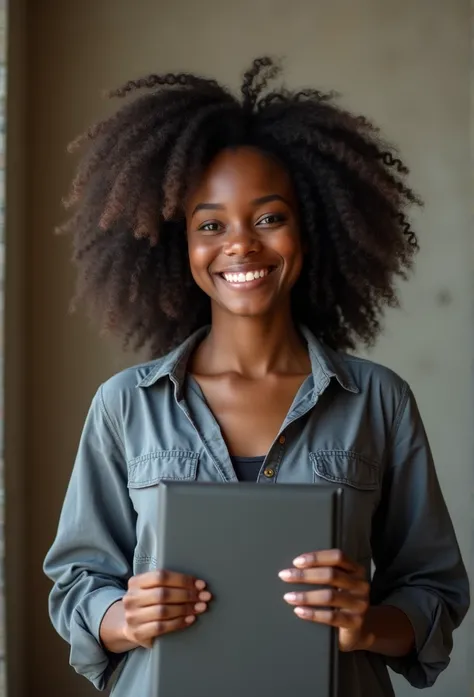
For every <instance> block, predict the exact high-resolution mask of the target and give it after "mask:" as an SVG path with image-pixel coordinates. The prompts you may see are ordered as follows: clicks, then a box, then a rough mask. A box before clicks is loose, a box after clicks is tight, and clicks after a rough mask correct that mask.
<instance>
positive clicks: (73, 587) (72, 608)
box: [45, 58, 469, 697]
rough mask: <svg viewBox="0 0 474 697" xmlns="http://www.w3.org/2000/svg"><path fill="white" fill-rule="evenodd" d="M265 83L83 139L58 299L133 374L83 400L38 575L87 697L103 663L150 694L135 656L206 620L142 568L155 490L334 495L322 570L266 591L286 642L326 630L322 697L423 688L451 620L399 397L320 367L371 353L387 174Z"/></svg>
mask: <svg viewBox="0 0 474 697" xmlns="http://www.w3.org/2000/svg"><path fill="white" fill-rule="evenodd" d="M275 74H276V69H275V65H274V64H273V63H272V61H270V60H269V59H266V58H264V59H259V60H256V61H255V62H254V64H253V66H252V68H251V69H250V70H249V71H248V72H247V73H246V74H245V76H244V81H243V85H242V94H241V98H237V97H235V96H233V95H232V94H231V93H230V92H229V91H228V90H227V89H226V88H224V87H222V86H220V85H218V84H217V83H216V82H214V81H213V80H206V79H204V78H200V77H197V76H194V75H187V74H185V75H183V74H181V75H164V76H163V75H152V76H150V77H148V78H145V79H143V80H138V81H136V82H130V83H128V84H127V85H125V87H123V88H122V89H120V90H117V92H116V93H115V94H116V95H119V96H125V95H126V94H128V93H129V92H132V91H133V90H135V89H139V88H144V89H149V90H151V91H150V92H149V93H148V94H145V95H143V96H141V97H140V98H138V99H136V100H134V101H132V102H131V103H129V104H127V105H125V106H124V107H123V108H122V109H121V110H119V111H118V112H117V114H115V115H114V116H112V117H111V118H110V119H109V120H107V121H105V122H103V123H99V124H98V125H96V126H94V127H93V128H92V129H91V130H90V131H89V132H88V134H86V137H85V138H84V139H83V140H85V141H86V142H89V141H90V147H89V150H88V152H87V153H86V155H85V158H84V159H83V160H82V162H81V164H80V166H79V171H78V174H77V177H76V179H75V181H74V183H73V187H72V192H71V196H70V199H69V204H71V205H72V204H76V206H77V210H76V212H75V214H74V216H73V217H72V218H71V219H70V221H69V222H68V223H67V224H66V229H70V230H71V231H72V233H73V235H74V244H75V261H76V263H77V266H78V271H79V279H78V281H79V282H78V293H77V298H78V299H79V298H84V299H85V300H86V301H87V302H88V303H89V305H90V306H91V307H92V308H93V310H94V311H95V312H96V313H98V315H99V318H100V320H101V322H102V324H103V325H104V326H105V327H107V328H109V329H112V330H114V331H116V332H117V333H118V334H119V335H121V336H122V337H123V339H124V341H125V342H126V343H130V342H131V343H132V345H134V346H135V347H141V346H143V345H146V346H147V348H148V349H149V351H150V354H151V357H152V358H153V360H152V361H151V362H148V363H146V364H143V365H138V366H135V367H132V368H130V369H128V370H126V371H123V372H122V373H120V374H118V375H116V376H114V377H112V378H111V379H110V380H108V381H107V382H106V383H105V384H104V385H102V386H101V387H100V388H99V390H98V392H97V394H96V396H95V398H94V400H93V402H92V406H91V409H90V412H89V415H88V417H87V420H86V424H85V426H84V432H83V436H82V439H81V443H80V446H79V452H78V455H77V460H76V463H75V466H74V471H73V475H72V478H71V483H70V486H69V488H68V492H67V495H66V500H65V503H64V508H63V513H62V516H61V521H60V524H59V529H58V533H57V538H56V540H55V542H54V544H53V546H52V548H51V550H50V552H49V553H48V556H47V559H46V562H45V570H46V573H47V574H48V576H49V577H50V578H51V579H52V580H53V581H54V586H53V590H52V592H51V597H50V611H51V617H52V620H53V622H54V624H55V626H56V628H57V629H58V631H59V632H60V633H61V634H62V636H63V637H64V638H65V639H66V640H67V641H68V642H69V643H70V645H71V664H72V665H73V666H74V667H75V669H76V670H77V671H78V672H79V673H81V674H83V675H85V676H86V677H88V678H89V679H90V680H91V681H92V682H93V683H94V685H96V687H98V688H100V689H102V688H104V687H105V686H106V684H107V682H108V680H109V677H110V675H111V674H112V672H113V670H114V669H115V667H116V666H117V665H118V664H121V665H122V669H121V671H120V674H119V677H118V679H117V681H116V683H115V685H114V689H113V694H114V695H115V696H116V697H125V696H127V697H128V695H130V694H137V695H150V694H153V693H154V682H155V678H156V675H155V671H154V667H153V666H154V664H153V661H152V660H150V656H149V653H148V651H149V649H150V648H151V647H152V646H153V642H154V641H155V640H159V641H167V639H166V637H165V635H166V634H168V633H170V632H175V631H177V630H186V629H187V628H188V627H189V626H191V625H193V624H195V623H196V622H197V623H198V624H199V622H201V621H206V619H205V618H204V617H202V616H203V615H205V613H206V610H207V608H208V606H209V603H211V602H212V598H213V595H212V593H213V589H210V588H207V585H206V581H205V579H201V578H195V577H193V576H189V575H184V574H182V573H179V572H178V571H177V570H176V569H161V568H157V563H156V559H157V557H158V551H157V550H158V546H159V542H158V539H159V537H158V531H157V524H156V521H158V520H159V511H158V510H157V507H158V496H157V487H158V485H159V484H160V482H161V481H166V480H188V481H198V482H212V481H214V482H215V481H217V482H223V483H224V482H229V483H230V482H234V483H235V482H238V481H242V480H246V481H253V482H254V483H255V484H256V485H267V486H268V485H273V484H279V483H290V484H294V483H299V484H306V485H308V486H319V485H322V484H325V483H327V482H331V483H333V484H334V483H337V484H338V485H340V486H342V487H343V488H344V489H345V493H344V500H345V504H344V506H345V510H344V527H343V534H342V549H336V550H324V549H314V550H298V549H295V559H294V561H293V565H292V567H291V568H286V569H281V570H280V573H279V575H278V576H279V578H275V581H278V583H281V588H282V591H281V602H282V603H286V606H287V607H288V611H289V612H290V611H291V610H293V611H294V615H295V617H294V620H295V622H299V621H305V622H312V623H317V624H326V625H331V626H333V627H337V630H338V638H339V648H340V652H341V660H340V671H339V683H340V695H341V696H342V697H347V696H348V695H350V696H351V697H393V694H394V693H393V689H392V686H391V683H390V678H389V674H388V670H387V667H388V666H390V667H391V668H393V669H394V670H396V671H398V672H399V673H401V674H403V675H404V676H405V677H406V678H407V680H409V682H410V683H411V684H412V685H415V686H416V687H427V686H429V685H432V684H433V683H434V681H435V680H436V678H437V676H438V675H439V673H440V672H441V671H442V670H443V669H444V668H446V666H447V665H448V663H449V654H450V651H451V647H452V634H453V631H454V630H455V628H456V627H457V626H458V625H459V624H460V622H461V621H462V619H463V617H464V615H465V613H466V611H467V608H468V604H469V589H468V582H467V577H466V572H465V569H464V565H463V562H462V559H461V555H460V552H459V548H458V545H457V540H456V536H455V534H454V530H453V527H452V524H451V520H450V518H449V514H448V511H447V509H446V505H445V502H444V499H443V495H442V493H441V490H440V487H439V483H438V480H437V477H436V471H435V468H434V464H433V460H432V456H431V451H430V447H429V444H428V442H427V440H426V433H425V430H424V427H423V423H422V421H421V418H420V415H419V413H418V409H417V405H416V401H415V398H414V396H413V394H412V392H411V390H410V388H409V386H408V385H407V383H406V382H405V381H404V380H402V379H401V378H400V377H398V376H397V375H395V374H394V373H392V372H391V371H390V370H388V369H387V368H383V367H382V366H379V365H376V364H374V363H371V362H369V361H364V360H361V359H357V358H354V357H353V356H351V355H348V354H346V353H344V352H343V350H344V349H347V348H352V347H355V346H356V345H358V344H360V343H366V344H367V343H371V342H372V341H374V339H375V338H376V337H377V335H378V334H379V331H380V320H381V315H382V313H383V310H384V308H385V307H386V306H387V305H394V304H396V303H397V296H396V291H395V287H396V280H397V277H405V276H406V275H407V272H408V269H409V268H410V265H411V261H412V257H413V254H414V252H415V251H416V250H417V240H416V236H415V234H414V233H413V232H412V230H411V228H410V226H409V223H408V222H407V219H406V214H405V209H406V207H407V206H408V205H409V204H411V203H417V202H418V199H417V197H416V195H415V194H414V193H413V192H412V190H411V189H410V188H409V187H408V186H407V185H406V183H405V181H404V180H405V177H406V175H407V173H408V170H407V168H406V167H405V166H404V165H403V164H402V162H401V160H399V159H398V158H397V157H395V155H394V153H393V151H392V150H391V149H389V148H388V146H386V145H385V144H383V143H382V141H381V140H380V138H379V136H378V134H377V130H376V128H375V127H374V126H372V125H371V124H370V123H369V122H368V121H367V120H366V119H365V118H362V117H356V116H354V115H352V114H350V113H348V112H347V111H344V110H342V109H340V108H338V107H337V106H336V105H335V104H334V102H333V100H332V98H330V96H328V95H323V94H321V93H320V92H318V91H315V90H305V91H301V92H288V91H286V90H280V91H276V92H270V93H267V91H266V85H267V83H268V81H269V79H270V78H273V77H275ZM80 140H81V139H80ZM170 349H171V352H170V353H168V354H167V355H163V354H165V353H166V351H168V350H170ZM210 524H213V525H219V521H210ZM190 534H192V531H190ZM342 550H343V551H342ZM264 553H265V550H262V554H264ZM371 561H373V563H374V565H375V574H374V575H373V577H371ZM205 562H206V560H205V559H204V560H203V563H202V568H203V569H205V568H206V563H205ZM236 564H237V565H238V560H236ZM294 582H298V583H302V584H307V586H308V590H307V591H305V592H302V591H301V590H299V591H298V592H296V593H295V592H293V591H292V590H291V587H290V588H288V587H287V588H288V590H289V591H290V592H286V593H285V590H284V588H285V586H284V584H285V583H294ZM217 593H218V589H217ZM258 619H259V618H256V621H258ZM196 631H199V627H197V628H196ZM124 654H127V657H126V659H125V660H124ZM212 658H213V660H218V657H217V658H216V657H214V656H213V657H212ZM291 659H292V657H291V656H289V657H288V660H291ZM315 659H316V657H315ZM315 662H316V661H315ZM251 687H252V686H249V690H250V691H249V692H248V693H247V694H248V697H254V695H255V692H252V691H251ZM203 689H205V686H204V688H203ZM221 692H222V694H225V693H226V686H225V685H222V690H221ZM256 693H257V694H259V695H260V694H262V690H261V689H260V690H257V691H256ZM263 693H265V690H263ZM274 697H278V695H276V694H275V695H274Z"/></svg>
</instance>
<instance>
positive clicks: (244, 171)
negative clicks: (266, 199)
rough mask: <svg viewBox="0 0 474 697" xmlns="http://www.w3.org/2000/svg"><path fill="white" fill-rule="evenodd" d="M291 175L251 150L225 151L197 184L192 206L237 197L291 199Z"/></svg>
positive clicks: (192, 197)
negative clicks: (279, 196)
mask: <svg viewBox="0 0 474 697" xmlns="http://www.w3.org/2000/svg"><path fill="white" fill-rule="evenodd" d="M291 191H292V185H291V181H290V177H289V176H288V173H287V172H286V170H285V169H284V168H283V166H282V165H281V164H280V163H279V162H278V161H277V160H276V159H275V158H273V157H272V156H270V155H268V154H266V153H264V152H262V151H260V150H258V149H256V148H251V147H239V148H228V149H225V150H222V151H221V152H220V153H219V154H218V155H217V156H216V157H215V158H214V159H213V160H212V162H211V163H210V165H209V166H208V168H207V169H206V170H205V171H204V173H203V174H202V176H201V177H200V179H199V181H198V182H197V183H196V186H195V187H194V190H193V191H192V194H191V197H190V203H195V202H196V200H197V199H199V200H200V201H213V202H216V203H225V202H226V201H229V200H231V199H233V198H235V197H236V196H238V197H240V196H242V197H244V198H245V197H246V196H247V197H249V198H258V197H261V196H265V195H267V194H280V195H282V196H285V197H289V195H290V192H291Z"/></svg>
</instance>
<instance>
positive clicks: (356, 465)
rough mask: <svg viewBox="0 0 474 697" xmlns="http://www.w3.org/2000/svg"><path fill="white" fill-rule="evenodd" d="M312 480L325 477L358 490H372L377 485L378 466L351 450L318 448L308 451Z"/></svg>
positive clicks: (334, 482)
mask: <svg viewBox="0 0 474 697" xmlns="http://www.w3.org/2000/svg"><path fill="white" fill-rule="evenodd" d="M310 458H311V462H312V465H313V473H314V481H315V482H317V481H318V480H320V479H325V480H326V481H327V482H331V483H333V484H342V485H346V486H349V487H352V488H353V489H358V490H359V491H374V490H375V489H378V487H379V476H380V469H379V466H378V465H377V464H376V463H375V462H372V461H370V460H368V459H367V458H365V457H363V456H362V455H359V454H358V453H355V452H353V451H351V450H319V451H317V452H314V453H310Z"/></svg>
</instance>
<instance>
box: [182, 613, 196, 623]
mask: <svg viewBox="0 0 474 697" xmlns="http://www.w3.org/2000/svg"><path fill="white" fill-rule="evenodd" d="M195 619H196V618H195V617H194V615H189V616H188V617H185V618H184V621H185V622H186V624H192V623H193V622H194V620H195Z"/></svg>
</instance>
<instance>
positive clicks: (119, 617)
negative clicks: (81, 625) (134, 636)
mask: <svg viewBox="0 0 474 697" xmlns="http://www.w3.org/2000/svg"><path fill="white" fill-rule="evenodd" d="M125 629H126V621H125V609H124V607H123V603H122V601H121V600H118V601H117V602H115V603H114V604H113V605H111V606H110V607H109V609H108V610H107V612H106V613H105V615H104V617H103V618H102V622H101V624H100V629H99V637H100V641H101V643H102V646H103V647H104V648H105V649H106V650H107V651H110V652H111V653H126V652H127V651H131V650H132V649H136V648H137V647H138V646H139V644H137V643H134V642H132V641H130V640H129V639H127V637H126V635H125Z"/></svg>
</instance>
